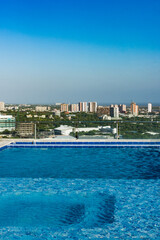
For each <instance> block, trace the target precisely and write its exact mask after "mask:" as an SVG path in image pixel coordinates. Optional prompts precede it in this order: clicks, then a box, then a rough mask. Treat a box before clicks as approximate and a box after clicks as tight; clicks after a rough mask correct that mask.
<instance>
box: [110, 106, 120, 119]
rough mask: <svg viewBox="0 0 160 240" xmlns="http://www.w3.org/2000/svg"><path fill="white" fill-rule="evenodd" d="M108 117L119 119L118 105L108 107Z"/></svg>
mask: <svg viewBox="0 0 160 240" xmlns="http://www.w3.org/2000/svg"><path fill="white" fill-rule="evenodd" d="M110 116H111V117H114V118H119V107H118V105H111V106H110Z"/></svg>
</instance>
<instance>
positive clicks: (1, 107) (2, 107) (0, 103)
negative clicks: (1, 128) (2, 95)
mask: <svg viewBox="0 0 160 240" xmlns="http://www.w3.org/2000/svg"><path fill="white" fill-rule="evenodd" d="M4 109H5V104H4V102H0V111H4Z"/></svg>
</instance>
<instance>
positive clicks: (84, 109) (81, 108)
mask: <svg viewBox="0 0 160 240" xmlns="http://www.w3.org/2000/svg"><path fill="white" fill-rule="evenodd" d="M79 111H80V112H88V106H87V102H80V103H79Z"/></svg>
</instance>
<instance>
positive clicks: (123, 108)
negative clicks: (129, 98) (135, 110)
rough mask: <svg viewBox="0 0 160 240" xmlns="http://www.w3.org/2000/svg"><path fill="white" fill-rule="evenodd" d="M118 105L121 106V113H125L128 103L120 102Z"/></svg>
mask: <svg viewBox="0 0 160 240" xmlns="http://www.w3.org/2000/svg"><path fill="white" fill-rule="evenodd" d="M118 107H119V111H120V112H121V113H125V112H126V105H125V104H119V105H118Z"/></svg>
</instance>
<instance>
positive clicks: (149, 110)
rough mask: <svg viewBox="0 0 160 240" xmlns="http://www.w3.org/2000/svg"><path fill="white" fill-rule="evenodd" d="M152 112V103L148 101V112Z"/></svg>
mask: <svg viewBox="0 0 160 240" xmlns="http://www.w3.org/2000/svg"><path fill="white" fill-rule="evenodd" d="M151 112H152V103H148V113H151Z"/></svg>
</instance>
